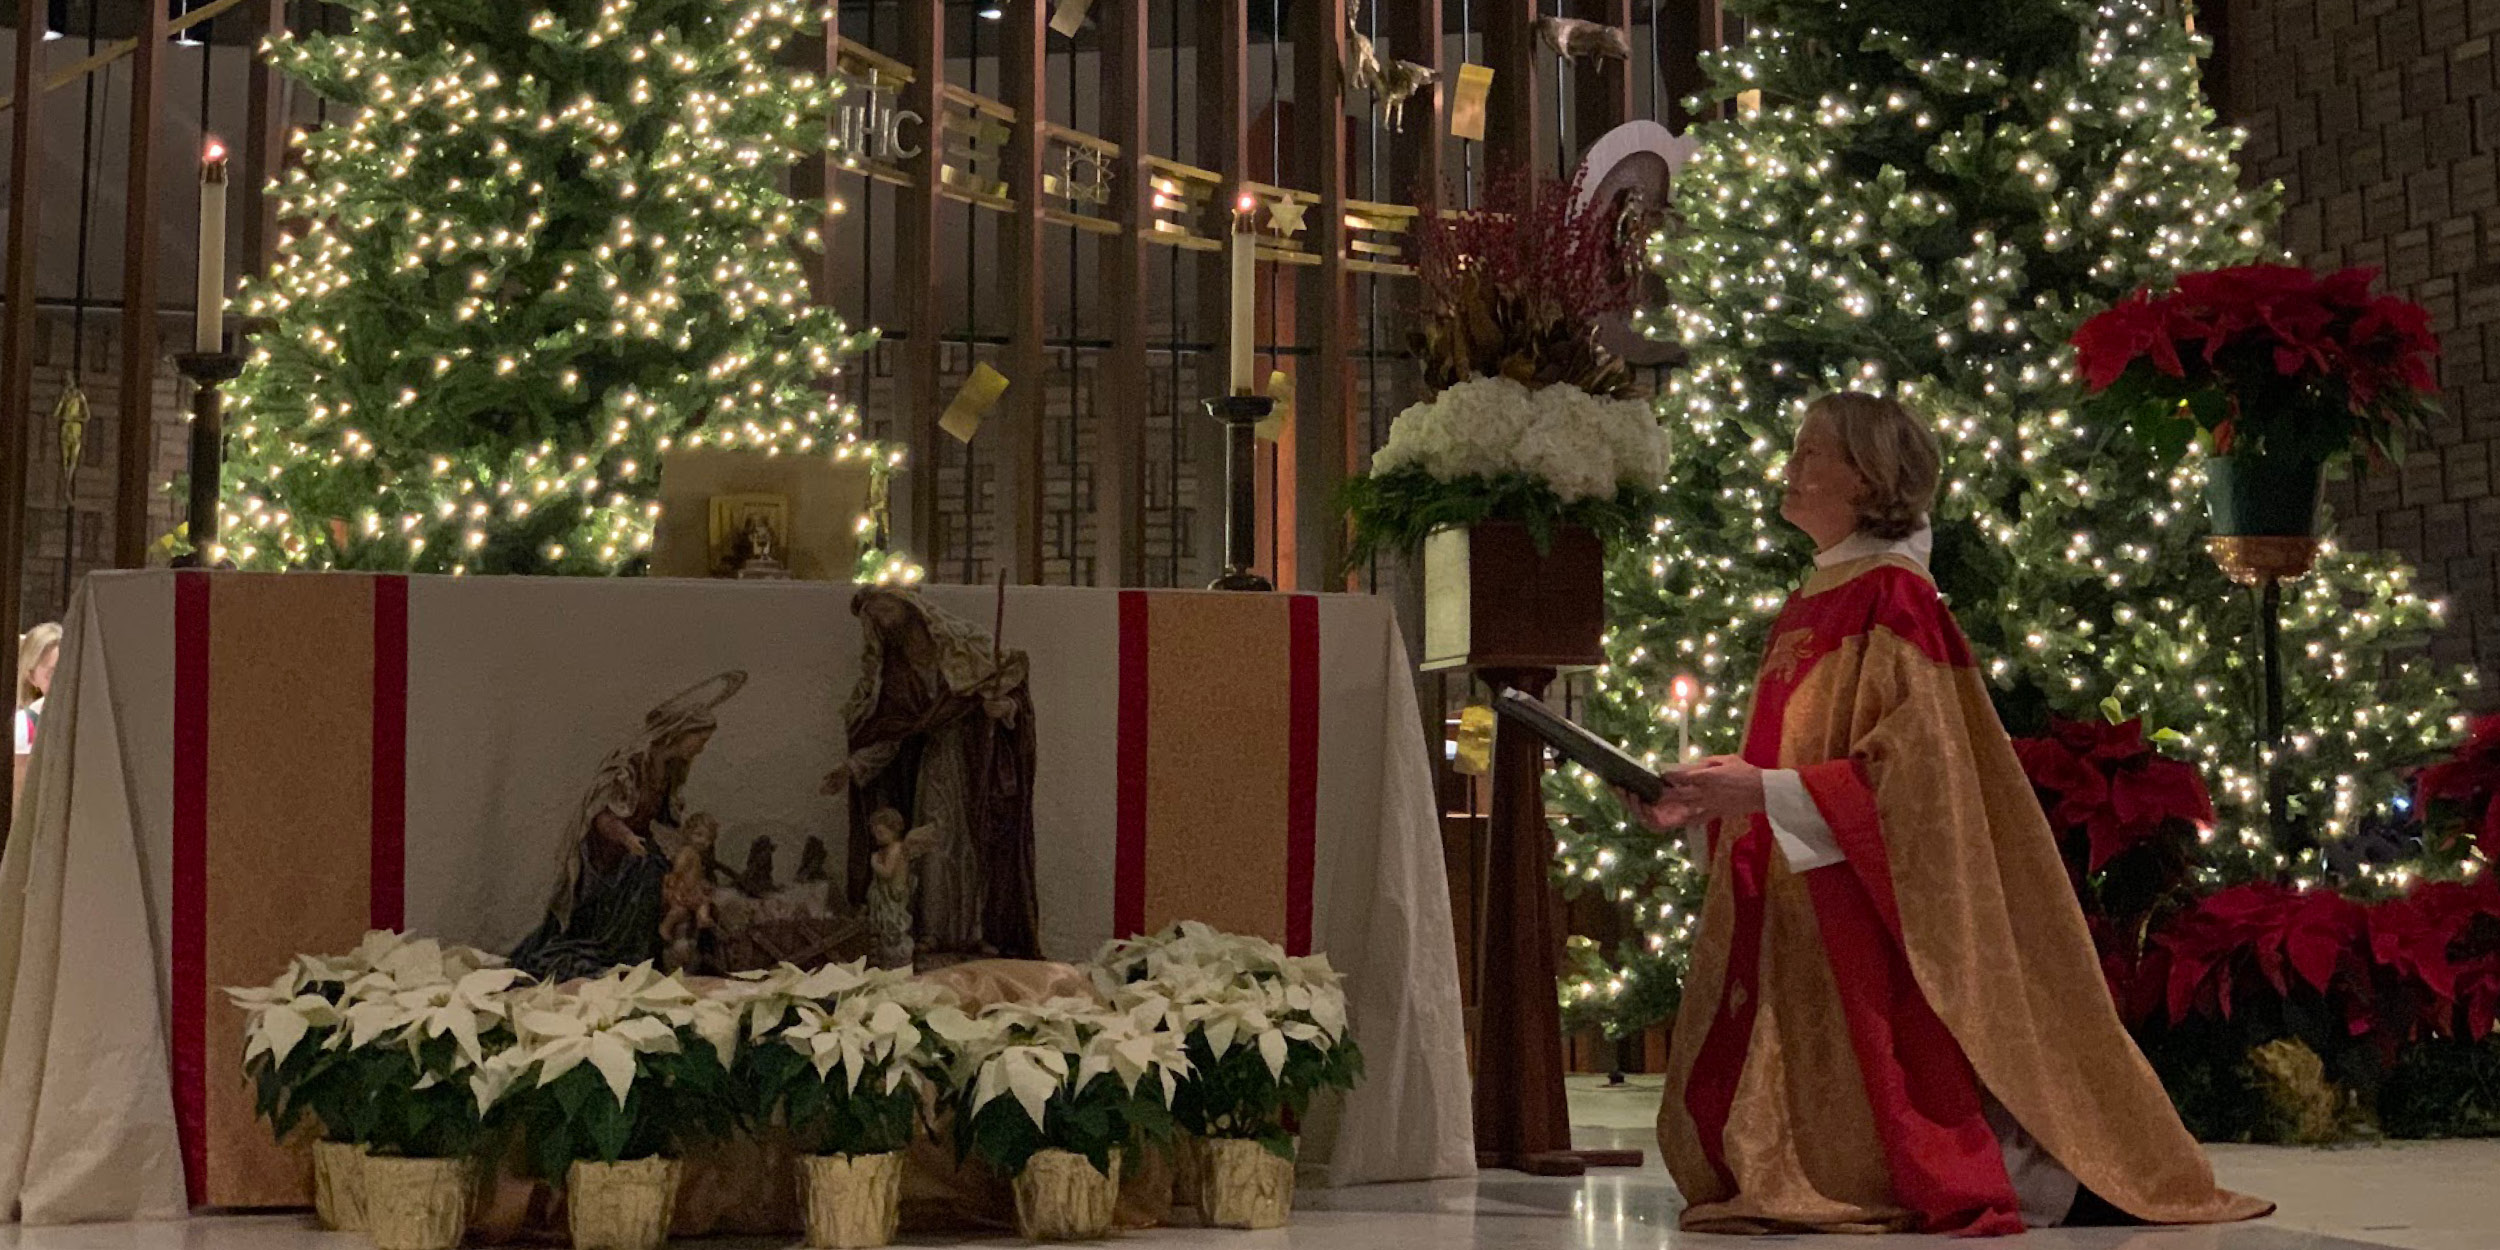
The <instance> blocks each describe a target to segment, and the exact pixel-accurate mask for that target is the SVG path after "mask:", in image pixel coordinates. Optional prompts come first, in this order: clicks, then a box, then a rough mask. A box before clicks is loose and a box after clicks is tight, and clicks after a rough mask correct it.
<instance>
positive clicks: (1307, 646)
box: [1285, 595, 1319, 955]
mask: <svg viewBox="0 0 2500 1250" xmlns="http://www.w3.org/2000/svg"><path fill="white" fill-rule="evenodd" d="M1288 611H1289V614H1290V621H1289V624H1288V627H1287V628H1288V631H1289V635H1290V642H1289V651H1290V654H1289V658H1288V660H1287V664H1288V668H1289V671H1290V673H1291V689H1290V693H1289V695H1288V699H1289V702H1288V704H1287V713H1286V715H1287V717H1288V720H1287V731H1286V734H1287V747H1286V751H1287V756H1286V783H1285V784H1286V795H1285V802H1286V808H1285V813H1286V815H1285V951H1286V953H1288V954H1293V955H1308V954H1310V953H1311V910H1312V909H1311V878H1312V876H1313V874H1314V872H1315V871H1316V868H1317V865H1318V862H1319V600H1318V599H1317V598H1316V597H1314V596H1311V595H1295V596H1294V597H1293V600H1292V603H1291V606H1290V608H1289V609H1288Z"/></svg>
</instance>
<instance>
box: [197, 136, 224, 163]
mask: <svg viewBox="0 0 2500 1250" xmlns="http://www.w3.org/2000/svg"><path fill="white" fill-rule="evenodd" d="M224 159H226V143H225V140H223V139H219V138H217V137H216V136H214V135H211V136H209V140H208V146H207V147H205V148H203V149H201V151H200V162H201V163H202V164H206V165H214V164H216V163H218V162H219V161H222V160H224Z"/></svg>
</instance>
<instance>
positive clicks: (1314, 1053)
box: [1172, 1032, 1363, 1159]
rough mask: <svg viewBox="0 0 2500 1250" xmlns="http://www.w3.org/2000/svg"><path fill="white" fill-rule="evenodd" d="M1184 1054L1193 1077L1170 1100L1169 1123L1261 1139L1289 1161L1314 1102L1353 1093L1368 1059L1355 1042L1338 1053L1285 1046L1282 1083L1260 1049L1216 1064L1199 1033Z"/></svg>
mask: <svg viewBox="0 0 2500 1250" xmlns="http://www.w3.org/2000/svg"><path fill="white" fill-rule="evenodd" d="M1185 1049H1186V1050H1187V1052H1188V1054H1189V1064H1190V1074H1189V1075H1188V1076H1186V1077H1183V1078H1181V1083H1180V1088H1179V1089H1178V1090H1176V1091H1174V1092H1173V1095H1172V1118H1173V1120H1174V1121H1175V1122H1176V1123H1178V1124H1179V1126H1180V1128H1181V1131H1183V1132H1185V1133H1189V1134H1192V1135H1194V1136H1198V1137H1239V1138H1251V1139H1256V1140H1257V1141H1258V1142H1259V1144H1261V1145H1263V1146H1266V1147H1267V1148H1268V1150H1269V1151H1271V1152H1273V1153H1275V1154H1277V1155H1279V1156H1281V1157H1283V1158H1287V1159H1290V1158H1292V1157H1293V1138H1294V1135H1295V1134H1296V1133H1297V1132H1298V1131H1299V1130H1300V1127H1301V1122H1302V1117H1303V1116H1304V1115H1305V1114H1306V1113H1308V1112H1309V1110H1310V1106H1311V1098H1312V1096H1313V1095H1315V1094H1317V1093H1318V1092H1319V1091H1321V1090H1323V1089H1352V1088H1354V1087H1355V1085H1356V1084H1357V1083H1359V1082H1360V1081H1361V1080H1362V1079H1363V1052H1362V1049H1361V1048H1360V1047H1357V1046H1356V1045H1355V1044H1354V1039H1353V1038H1350V1037H1348V1038H1343V1039H1341V1040H1339V1041H1338V1043H1337V1044H1336V1045H1335V1046H1322V1045H1320V1044H1319V1043H1317V1042H1306V1041H1297V1040H1293V1039H1288V1040H1287V1041H1286V1043H1285V1070H1284V1072H1283V1074H1282V1075H1278V1074H1276V1073H1271V1072H1269V1071H1268V1070H1267V1060H1266V1059H1265V1058H1263V1057H1262V1056H1261V1055H1260V1054H1259V1048H1258V1047H1257V1046H1255V1045H1237V1046H1234V1047H1233V1048H1232V1049H1230V1050H1228V1051H1226V1052H1225V1053H1224V1057H1223V1058H1221V1059H1218V1058H1216V1057H1215V1050H1214V1048H1213V1047H1211V1046H1209V1045H1207V1039H1206V1034H1205V1033H1203V1032H1199V1033H1192V1034H1190V1035H1189V1041H1188V1043H1187V1045H1186V1047H1185Z"/></svg>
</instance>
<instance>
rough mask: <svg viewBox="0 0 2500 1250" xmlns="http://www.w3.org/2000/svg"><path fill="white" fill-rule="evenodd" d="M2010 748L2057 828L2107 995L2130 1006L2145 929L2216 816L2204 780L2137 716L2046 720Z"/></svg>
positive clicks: (2173, 900)
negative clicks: (2038, 731)
mask: <svg viewBox="0 0 2500 1250" xmlns="http://www.w3.org/2000/svg"><path fill="white" fill-rule="evenodd" d="M2014 753H2015V755H2016V756H2017V757H2018V758H2020V759H2021V760H2022V764H2023V773H2024V775H2025V776H2027V777H2029V778H2030V780H2031V786H2032V789H2033V791H2034V792H2035V793H2036V794H2038V796H2039V799H2040V807H2041V810H2042V811H2044V812H2046V813H2047V814H2048V818H2049V827H2050V828H2051V829H2053V830H2054V831H2056V834H2057V845H2058V853H2059V855H2060V856H2061V857H2062V858H2063V859H2064V860H2065V861H2066V876H2067V879H2068V881H2069V882H2070V883H2071V884H2072V885H2073V886H2074V888H2075V896H2076V898H2077V900H2078V901H2080V902H2081V903H2082V904H2083V911H2084V922H2085V925H2086V926H2087V927H2088V928H2089V929H2090V930H2091V932H2092V945H2093V947H2094V949H2095V950H2097V951H2098V952H2099V953H2100V957H2101V973H2102V975H2103V976H2104V977H2106V978H2107V979H2108V981H2109V986H2110V994H2111V996H2112V997H2113V998H2116V999H2117V1000H2118V1001H2119V1003H2120V1005H2121V1006H2122V1007H2126V1006H2128V1002H2127V1000H2128V998H2129V997H2130V996H2131V995H2132V994H2134V993H2135V992H2136V991H2135V989H2134V988H2133V987H2135V986H2137V985H2138V984H2139V975H2138V966H2139V965H2140V964H2141V963H2142V961H2143V957H2144V943H2145V935H2146V932H2147V931H2148V930H2149V929H2150V928H2151V927H2152V925H2153V923H2154V921H2155V919H2156V917H2157V916H2159V915H2160V914H2162V913H2164V912H2166V911H2170V910H2175V909H2176V908H2178V907H2181V906H2184V905H2185V904H2186V902H2187V900H2188V898H2189V896H2190V894H2191V893H2192V891H2191V888H2190V886H2191V882H2192V881H2193V879H2194V875H2195V868H2196V847H2197V837H2198V834H2199V832H2200V831H2201V830H2202V829H2204V828H2206V827H2208V826H2210V825H2212V824H2213V820H2214V808H2213V800H2212V798H2211V796H2210V795H2208V794H2207V793H2206V790H2205V779H2204V777H2203V776H2202V775H2201V774H2199V773H2198V772H2197V770H2196V766H2195V765H2193V764H2190V763H2187V762H2186V761H2184V760H2175V759H2171V758H2170V757H2168V756H2166V755H2163V754H2162V753H2161V752H2160V750H2158V749H2157V748H2156V746H2155V744H2154V742H2153V741H2152V740H2151V739H2150V738H2147V737H2146V736H2145V733H2144V722H2143V721H2141V720H2124V721H2121V720H2114V719H2109V718H2108V717H2106V716H2105V717H2104V718H2103V719H2101V720H2066V719H2063V718H2057V717H2052V718H2051V719H2050V721H2049V732H2048V734H2047V735H2046V736H2043V737H2038V738H2018V739H2016V740H2015V741H2014ZM2145 1010H2149V1007H2143V1006H2139V1007H2138V1008H2137V1009H2136V1010H2134V1011H2131V1013H2130V1014H2131V1016H2133V1015H2141V1014H2143V1012H2144V1011H2145Z"/></svg>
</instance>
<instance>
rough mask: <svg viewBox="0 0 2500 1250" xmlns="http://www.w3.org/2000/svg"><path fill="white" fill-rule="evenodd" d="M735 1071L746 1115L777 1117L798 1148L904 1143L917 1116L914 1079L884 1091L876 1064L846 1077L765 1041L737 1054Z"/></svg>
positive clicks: (851, 1151) (753, 1119)
mask: <svg viewBox="0 0 2500 1250" xmlns="http://www.w3.org/2000/svg"><path fill="white" fill-rule="evenodd" d="M734 1072H735V1075H736V1078H737V1087H738V1093H739V1097H740V1099H741V1103H742V1111H743V1113H744V1115H745V1118H746V1120H747V1122H748V1123H749V1124H750V1125H751V1126H753V1127H757V1128H761V1127H763V1126H765V1125H768V1124H772V1123H775V1122H778V1123H780V1124H781V1125H782V1126H784V1127H785V1128H787V1129H788V1130H789V1132H790V1135H791V1138H792V1139H793V1140H794V1141H795V1143H796V1144H797V1147H798V1150H799V1153H801V1154H811V1155H875V1154H889V1153H892V1152H894V1151H897V1150H901V1149H902V1148H904V1147H905V1146H908V1145H910V1144H911V1135H912V1128H913V1126H914V1125H915V1124H917V1123H918V1120H919V1115H920V1089H921V1084H920V1082H919V1081H917V1080H906V1081H904V1082H903V1083H902V1084H900V1085H897V1086H895V1087H894V1089H892V1090H891V1091H889V1090H887V1089H886V1088H885V1073H886V1069H885V1065H883V1064H873V1065H870V1066H869V1067H868V1070H867V1071H865V1072H864V1073H862V1074H861V1075H860V1078H859V1081H858V1083H857V1084H856V1085H852V1084H851V1083H850V1078H849V1076H848V1075H847V1074H846V1072H845V1069H844V1068H843V1066H842V1065H840V1064H836V1065H834V1067H833V1068H832V1070H831V1071H828V1072H826V1073H825V1074H824V1075H822V1076H819V1075H817V1072H816V1065H815V1063H814V1062H813V1061H812V1060H810V1059H809V1058H808V1056H807V1055H805V1054H803V1053H801V1052H799V1051H798V1050H796V1049H794V1048H792V1047H789V1046H786V1045H781V1044H779V1043H776V1042H771V1041H766V1042H763V1043H761V1044H758V1045H754V1046H749V1047H748V1048H747V1049H746V1050H745V1052H744V1053H742V1054H740V1055H739V1056H738V1062H737V1064H736V1065H735V1068H734Z"/></svg>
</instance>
